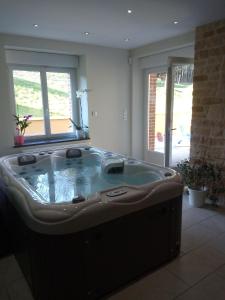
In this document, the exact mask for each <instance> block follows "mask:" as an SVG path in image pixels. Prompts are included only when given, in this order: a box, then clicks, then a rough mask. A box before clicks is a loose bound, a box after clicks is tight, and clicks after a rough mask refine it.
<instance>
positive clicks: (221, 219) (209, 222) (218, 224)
mask: <svg viewBox="0 0 225 300" xmlns="http://www.w3.org/2000/svg"><path fill="white" fill-rule="evenodd" d="M201 225H203V226H204V227H205V228H207V229H210V230H212V231H214V232H215V233H217V234H220V233H223V232H225V215H222V214H215V215H213V216H212V217H210V218H208V219H206V220H204V221H202V222H201Z"/></svg>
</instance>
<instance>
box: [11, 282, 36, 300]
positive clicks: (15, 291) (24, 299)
mask: <svg viewBox="0 0 225 300" xmlns="http://www.w3.org/2000/svg"><path fill="white" fill-rule="evenodd" d="M8 293H9V296H10V300H33V297H32V294H31V291H30V288H29V287H28V284H27V282H26V280H25V279H24V278H20V279H17V280H15V281H13V282H12V283H10V285H9V286H8Z"/></svg>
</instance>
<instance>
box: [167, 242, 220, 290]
mask: <svg viewBox="0 0 225 300" xmlns="http://www.w3.org/2000/svg"><path fill="white" fill-rule="evenodd" d="M207 251H208V253H207ZM224 261H225V255H224V253H221V252H220V251H217V250H216V249H214V248H205V252H204V247H202V248H201V249H198V250H196V251H192V252H190V253H188V254H186V255H184V256H182V257H179V258H177V259H176V260H175V261H173V262H172V263H170V264H169V265H167V267H166V268H167V270H168V271H170V272H171V273H172V274H174V275H176V276H177V277H178V278H181V279H182V280H183V281H184V282H186V283H187V284H188V285H190V286H192V285H194V284H195V283H197V282H198V281H200V280H201V279H203V278H204V277H205V276H207V275H209V274H210V273H211V272H214V271H215V270H216V269H217V268H218V267H219V266H222V265H223V264H224Z"/></svg>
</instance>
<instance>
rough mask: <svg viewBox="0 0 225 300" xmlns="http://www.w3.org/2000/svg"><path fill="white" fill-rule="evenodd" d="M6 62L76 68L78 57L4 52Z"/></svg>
mask: <svg viewBox="0 0 225 300" xmlns="http://www.w3.org/2000/svg"><path fill="white" fill-rule="evenodd" d="M6 61H7V63H8V64H13V65H32V66H47V67H58V68H60V67H61V68H77V67H78V56H75V55H66V54H54V53H45V52H34V51H22V50H6Z"/></svg>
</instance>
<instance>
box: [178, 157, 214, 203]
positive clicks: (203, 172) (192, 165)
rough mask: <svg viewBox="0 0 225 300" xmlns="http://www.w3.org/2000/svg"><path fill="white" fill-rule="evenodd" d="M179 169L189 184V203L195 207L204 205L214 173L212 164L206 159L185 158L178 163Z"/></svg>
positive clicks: (186, 183) (185, 181)
mask: <svg viewBox="0 0 225 300" xmlns="http://www.w3.org/2000/svg"><path fill="white" fill-rule="evenodd" d="M177 171H178V172H179V173H180V174H181V177H182V179H183V182H184V184H185V185H187V186H188V191H189V204H190V205H191V206H193V207H201V206H203V204H204V202H205V199H206V195H207V189H208V185H209V182H210V180H211V178H212V175H213V174H212V168H211V166H210V165H209V164H208V163H207V162H206V161H204V160H195V161H194V160H189V159H185V160H183V161H181V162H179V163H178V164H177Z"/></svg>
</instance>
